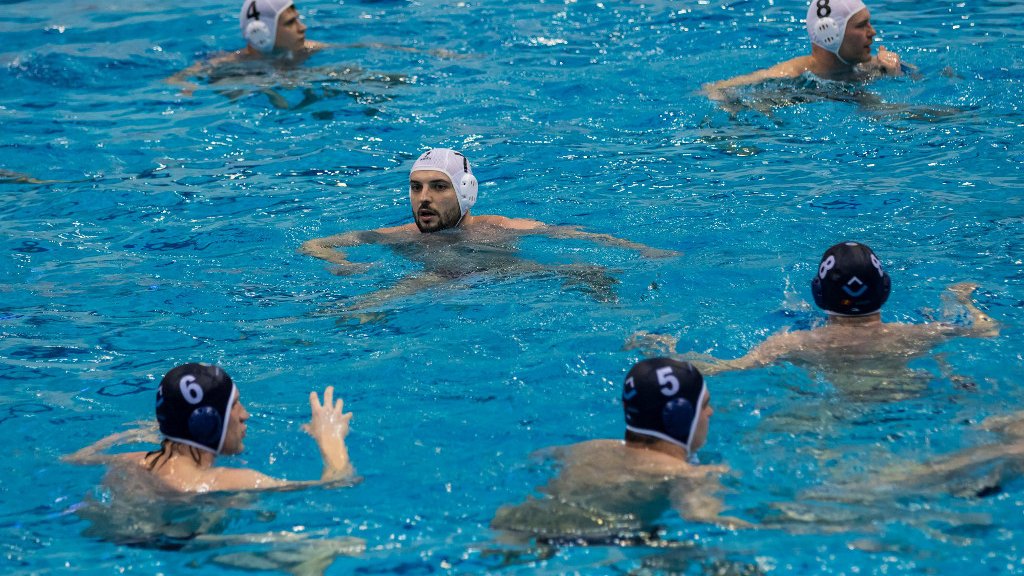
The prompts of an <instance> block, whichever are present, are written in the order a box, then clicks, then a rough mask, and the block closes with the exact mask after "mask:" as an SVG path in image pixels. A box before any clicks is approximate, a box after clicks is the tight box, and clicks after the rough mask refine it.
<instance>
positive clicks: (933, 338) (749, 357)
mask: <svg viewBox="0 0 1024 576" xmlns="http://www.w3.org/2000/svg"><path fill="white" fill-rule="evenodd" d="M891 287H892V281H891V279H890V278H889V274H888V273H887V272H886V271H885V268H884V266H883V264H882V262H881V260H880V259H879V258H878V257H877V256H876V255H875V253H874V252H873V251H872V250H871V248H868V247H867V246H865V245H864V244H861V243H858V242H840V243H839V244H836V245H834V246H832V247H830V248H829V249H828V250H826V251H825V253H824V254H823V255H822V257H821V260H819V262H818V266H817V268H815V275H814V277H813V278H812V279H811V282H810V289H811V296H812V298H813V299H814V303H815V304H817V306H818V307H819V308H821V309H822V310H823V311H825V313H826V314H827V315H828V316H827V322H826V324H825V325H824V326H820V327H816V328H812V329H810V330H793V331H790V330H783V331H782V332H779V333H776V334H774V335H772V336H770V337H769V338H768V339H767V340H765V341H764V342H762V343H761V344H759V345H758V346H756V347H755V348H754V349H753V350H751V351H750V352H748V353H747V354H746V355H744V356H743V357H741V358H737V359H735V360H718V359H715V358H710V357H706V356H701V357H700V358H699V359H698V358H697V357H696V356H693V355H684V358H689V359H691V360H693V361H695V362H696V361H698V360H699V361H700V365H701V369H702V370H703V371H704V373H705V374H707V373H717V372H721V371H726V370H746V369H749V368H757V367H760V366H766V365H768V364H773V363H777V362H791V363H793V364H797V365H801V366H804V367H807V368H811V369H814V370H821V371H824V372H826V373H827V374H828V379H829V380H830V381H831V382H833V384H836V385H837V386H839V387H842V388H844V389H846V390H848V391H849V390H851V389H853V388H854V387H859V388H864V386H863V384H864V383H867V382H868V381H869V380H870V381H871V385H870V386H869V387H868V392H870V390H875V391H876V392H877V390H878V386H880V385H882V383H884V385H885V386H891V387H892V388H898V387H899V386H901V385H903V384H906V383H909V382H911V380H916V381H919V380H920V376H922V374H920V373H919V372H918V371H915V370H913V369H911V368H909V367H908V366H907V364H908V363H909V362H910V361H911V360H913V359H915V358H919V357H921V356H924V355H926V354H927V353H928V352H929V351H930V350H931V349H932V348H934V347H935V346H937V345H938V344H941V343H942V342H945V341H947V340H949V339H951V338H954V337H957V336H966V337H976V338H981V337H993V336H997V335H998V334H999V325H998V324H997V323H996V322H995V321H994V320H992V318H990V317H989V316H988V315H986V314H985V313H984V312H982V311H981V310H979V309H978V308H977V306H975V305H974V303H973V302H972V301H971V294H973V293H974V291H975V289H976V288H977V285H976V284H971V283H960V284H954V285H952V286H950V287H949V288H948V290H949V292H950V293H951V294H952V296H953V297H954V298H955V300H956V302H957V303H958V304H959V305H960V306H962V307H963V308H964V309H965V310H966V311H967V322H965V323H960V322H927V323H923V324H904V323H894V322H883V321H882V314H881V310H882V306H883V305H884V304H885V303H886V301H887V300H888V298H889V292H890V290H891ZM665 339H666V337H665V336H657V335H650V334H640V335H636V336H634V339H633V342H632V343H631V344H629V345H628V346H629V347H635V348H645V347H646V342H651V341H659V344H664V341H663V340H665ZM670 346H671V347H674V346H675V343H674V342H671V343H670ZM657 352H659V353H663V352H664V347H663V346H659V347H658V349H657ZM943 369H945V367H943ZM925 376H928V375H926V374H925ZM947 376H949V377H950V378H953V377H954V376H952V375H948V374H947ZM928 378H929V379H930V378H931V377H930V376H928ZM957 378H959V377H957ZM843 382H845V383H846V384H845V385H843V384H840V383H843ZM858 382H859V383H858ZM876 396H877V394H876ZM876 399H877V398H876Z"/></svg>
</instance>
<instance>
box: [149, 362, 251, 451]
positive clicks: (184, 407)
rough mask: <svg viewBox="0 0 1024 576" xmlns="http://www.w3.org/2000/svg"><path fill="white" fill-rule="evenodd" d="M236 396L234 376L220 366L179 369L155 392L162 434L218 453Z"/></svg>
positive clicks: (169, 373) (167, 377) (157, 415)
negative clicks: (232, 378) (232, 377)
mask: <svg viewBox="0 0 1024 576" xmlns="http://www.w3.org/2000/svg"><path fill="white" fill-rule="evenodd" d="M237 396H238V393H237V390H236V389H235V383H234V382H233V381H232V380H231V376H228V373H227V372H225V371H224V370H221V368H220V367H219V366H213V365H210V364H198V363H192V364H183V365H181V366H178V367H177V368H174V369H173V370H171V371H170V372H168V373H167V374H166V375H165V376H164V378H163V380H161V381H160V387H159V388H158V389H157V391H156V419H157V421H158V422H159V423H160V432H161V433H162V434H163V435H164V437H166V438H167V439H168V440H173V441H175V442H181V443H182V444H187V445H189V446H194V447H196V448H199V449H200V450H206V451H207V452H213V453H215V454H219V453H220V451H221V449H222V448H223V447H224V436H225V435H226V434H227V429H228V422H229V418H228V416H230V414H231V407H232V405H234V403H235V398H236V397H237Z"/></svg>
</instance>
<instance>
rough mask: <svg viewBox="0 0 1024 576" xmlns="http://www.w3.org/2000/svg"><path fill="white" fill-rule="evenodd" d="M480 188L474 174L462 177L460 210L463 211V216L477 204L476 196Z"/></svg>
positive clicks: (460, 183)
mask: <svg viewBox="0 0 1024 576" xmlns="http://www.w3.org/2000/svg"><path fill="white" fill-rule="evenodd" d="M479 188H480V185H479V183H477V181H476V176H473V175H472V174H463V175H462V180H461V181H460V182H459V209H460V210H462V215H463V216H465V215H466V212H469V209H470V208H472V207H473V205H474V204H476V194H477V191H478V190H479Z"/></svg>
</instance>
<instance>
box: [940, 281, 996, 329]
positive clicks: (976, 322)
mask: <svg viewBox="0 0 1024 576" xmlns="http://www.w3.org/2000/svg"><path fill="white" fill-rule="evenodd" d="M977 289H978V285H977V284H976V283H974V282H960V283H959V284H953V285H952V286H950V287H949V288H947V290H949V291H950V292H952V293H953V297H954V298H956V301H957V302H958V303H959V304H960V305H961V306H963V307H964V308H965V309H966V310H967V314H968V315H969V317H970V319H971V324H970V325H969V326H966V327H964V328H962V329H961V330H960V334H961V335H963V336H972V337H975V338H994V337H996V336H998V335H999V322H996V321H995V320H993V319H992V317H991V316H989V315H988V314H985V313H984V312H982V311H981V310H980V309H979V308H978V307H977V306H976V305H975V304H974V301H973V300H972V299H971V295H973V294H974V291H975V290H977Z"/></svg>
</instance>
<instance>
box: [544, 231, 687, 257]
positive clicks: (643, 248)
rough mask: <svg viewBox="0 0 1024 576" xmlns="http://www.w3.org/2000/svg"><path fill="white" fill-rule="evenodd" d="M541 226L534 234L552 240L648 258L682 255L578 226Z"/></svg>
mask: <svg viewBox="0 0 1024 576" xmlns="http://www.w3.org/2000/svg"><path fill="white" fill-rule="evenodd" d="M539 224H540V226H537V227H535V228H533V229H532V230H533V232H535V233H537V234H543V235H545V236H549V237H551V238H564V239H572V240H587V241H590V242H596V243H598V244H602V245H604V246H612V247H614V248H626V249H627V250H636V251H638V252H640V254H642V255H643V256H644V257H646V258H671V257H673V256H679V255H680V254H681V253H680V252H676V251H675V250H662V249H660V248H652V247H650V246H647V245H646V244H640V243H639V242H633V241H632V240H626V239H624V238H619V237H617V236H612V235H611V234H600V233H597V232H587V231H586V230H581V229H580V228H578V227H576V226H550V225H547V224H543V223H539Z"/></svg>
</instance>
